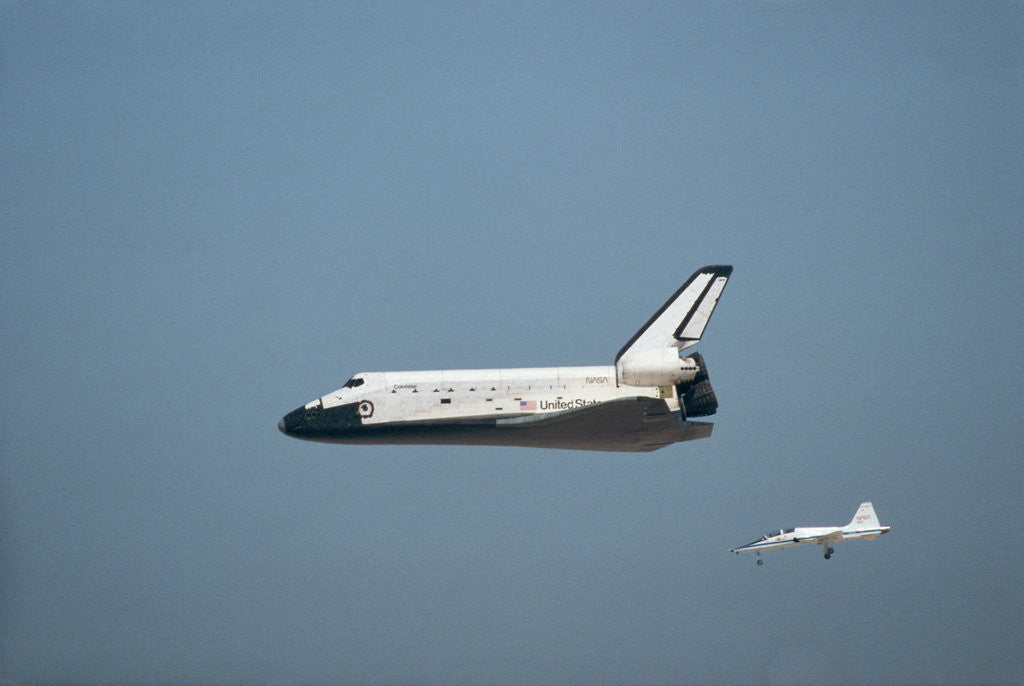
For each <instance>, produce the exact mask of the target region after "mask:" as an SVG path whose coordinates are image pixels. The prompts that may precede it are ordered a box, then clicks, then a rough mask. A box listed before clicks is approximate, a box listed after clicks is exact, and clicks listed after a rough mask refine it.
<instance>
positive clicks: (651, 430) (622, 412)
mask: <svg viewBox="0 0 1024 686" xmlns="http://www.w3.org/2000/svg"><path fill="white" fill-rule="evenodd" d="M713 426H714V425H713V424H712V423H710V422H691V421H684V420H680V419H679V418H678V415H676V414H673V413H672V412H671V411H670V410H669V409H668V405H667V404H666V403H665V401H664V400H661V399H659V398H648V397H631V398H620V399H618V400H610V401H608V402H604V403H599V404H596V405H587V406H585V407H581V408H574V409H570V410H563V411H561V412H552V413H546V414H543V415H532V416H527V417H514V418H510V419H499V420H497V421H496V423H495V428H497V429H501V430H502V431H501V433H502V434H504V435H505V437H506V438H507V439H509V440H514V441H516V442H515V443H509V445H539V446H544V447H549V448H569V449H577V450H580V449H582V450H612V451H635V452H648V451H651V450H657V449H658V448H661V447H663V446H665V445H668V444H669V443H675V442H678V441H689V440H694V439H698V438H706V437H708V436H710V435H711V430H712V427H713Z"/></svg>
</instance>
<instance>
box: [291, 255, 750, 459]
mask: <svg viewBox="0 0 1024 686" xmlns="http://www.w3.org/2000/svg"><path fill="white" fill-rule="evenodd" d="M731 274H732V267H730V266H710V267H704V268H703V269H699V270H697V271H696V272H695V273H694V274H693V276H691V277H690V278H689V279H688V280H687V281H686V283H684V284H683V285H682V286H681V287H680V288H679V290H677V291H676V292H675V294H674V295H673V296H672V297H671V298H669V299H668V302H666V303H665V304H664V305H663V306H662V307H661V309H660V310H658V311H657V312H656V313H655V314H654V316H653V317H651V319H650V320H649V321H648V322H647V324H645V325H644V326H643V328H641V329H640V330H639V331H638V332H637V333H636V335H634V336H633V338H631V339H630V340H629V342H628V343H626V345H625V346H623V348H622V349H621V350H620V351H619V354H618V355H617V356H616V357H615V363H614V364H612V365H604V366H590V367H544V368H527V369H476V370H443V371H422V372H418V371H412V372H366V373H359V374H356V375H355V376H353V377H352V378H351V379H349V380H348V381H347V382H346V383H345V385H344V386H342V387H341V388H340V389H338V390H336V391H334V392H333V393H328V394H327V395H325V396H322V397H320V398H316V399H315V400H313V401H311V402H309V403H306V405H304V406H303V407H300V408H298V409H296V410H294V411H292V412H289V413H288V414H286V415H285V416H284V417H283V418H282V419H281V421H280V422H279V423H278V428H279V429H280V430H281V431H282V432H284V433H285V434H287V435H288V436H294V437H295V438H301V439H305V440H310V441H320V442H323V443H356V444H381V443H400V444H412V443H419V444H461V445H507V446H524V447H538V448H566V449H576V450H609V451H650V450H657V449H658V448H661V447H663V446H666V445H669V444H671V443H675V442H677V441H689V440H693V439H697V438H706V437H708V436H710V435H711V428H712V426H713V425H712V424H711V423H709V422H694V421H690V418H692V417H704V416H708V415H712V414H714V413H715V411H716V410H717V408H718V401H717V399H716V398H715V393H714V391H713V390H712V388H711V383H710V382H709V380H708V373H707V368H706V367H705V366H704V360H703V358H702V357H701V356H700V354H699V353H694V354H692V355H690V356H689V357H684V358H681V357H680V354H679V353H680V351H681V350H683V349H685V348H689V347H690V346H693V345H696V344H697V343H699V342H700V340H701V336H702V335H703V334H704V328H705V327H706V326H707V323H708V320H709V319H711V314H712V313H713V312H714V309H715V305H716V304H717V303H718V298H719V296H721V294H722V290H723V289H724V288H725V284H726V282H727V281H728V279H729V276H730V275H731Z"/></svg>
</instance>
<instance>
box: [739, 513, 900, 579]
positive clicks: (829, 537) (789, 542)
mask: <svg viewBox="0 0 1024 686" xmlns="http://www.w3.org/2000/svg"><path fill="white" fill-rule="evenodd" d="M890 528H891V527H888V526H882V525H880V524H879V523H878V517H877V516H876V515H875V508H874V507H873V506H872V505H871V503H861V504H860V508H858V510H857V514H855V515H854V516H853V520H851V521H850V523H849V524H847V525H846V526H843V527H834V526H805V527H798V528H796V529H782V530H781V531H773V532H772V533H770V534H765V535H764V536H762V537H761V538H759V539H757V540H756V541H754V542H753V543H748V544H747V545H744V546H740V547H739V548H733V549H732V550H730V551H729V552H730V553H736V554H737V555H739V554H740V553H745V552H749V551H751V550H753V551H754V554H755V555H757V564H763V563H764V560H762V559H761V551H762V550H775V549H776V548H788V547H789V546H794V545H806V544H808V543H815V544H817V545H820V546H821V547H822V550H823V551H824V553H825V559H826V560H827V559H829V558H830V557H832V553H834V552H835V550H833V548H832V544H833V543H835V542H837V541H851V540H854V539H858V538H863V539H866V540H868V541H871V540H874V539H875V538H878V535H879V534H887V533H889V529H890Z"/></svg>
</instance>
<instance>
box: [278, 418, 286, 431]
mask: <svg viewBox="0 0 1024 686" xmlns="http://www.w3.org/2000/svg"><path fill="white" fill-rule="evenodd" d="M277 430H278V431H280V432H281V433H283V434H285V435H287V434H288V429H287V428H285V425H284V417H281V419H280V421H278V423H277Z"/></svg>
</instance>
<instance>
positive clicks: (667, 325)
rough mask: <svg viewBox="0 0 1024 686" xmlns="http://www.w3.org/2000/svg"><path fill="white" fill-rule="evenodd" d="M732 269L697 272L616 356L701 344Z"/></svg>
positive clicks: (616, 357) (699, 270) (710, 269)
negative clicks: (705, 329) (705, 328)
mask: <svg viewBox="0 0 1024 686" xmlns="http://www.w3.org/2000/svg"><path fill="white" fill-rule="evenodd" d="M730 275H732V267H730V266H728V265H714V266H710V267H703V268H702V269H698V270H697V271H696V272H694V274H693V276H691V277H690V278H689V279H688V280H687V282H686V283H684V284H683V285H682V286H681V287H680V288H679V290H678V291H676V292H675V293H674V294H673V295H672V297H671V298H669V299H668V302H666V303H665V304H664V305H662V306H661V309H660V310H658V311H657V312H656V313H655V314H654V316H653V317H651V318H650V320H648V322H647V323H646V324H644V326H643V328H641V329H640V330H639V331H637V332H636V334H635V335H634V336H633V338H631V339H629V342H628V343H626V345H624V346H622V350H620V351H619V354H618V355H616V356H615V362H616V363H617V362H618V361H619V360H620V359H621V358H623V357H624V356H626V355H628V354H632V353H636V352H643V351H646V350H658V349H661V348H677V349H679V350H682V349H683V348H689V347H690V346H691V345H696V344H697V343H699V342H700V338H701V336H702V335H703V334H704V327H705V326H707V323H708V320H709V319H711V313H712V312H714V311H715V305H716V304H718V297H719V296H720V295H722V289H724V288H725V283H726V281H728V280H729V276H730Z"/></svg>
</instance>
